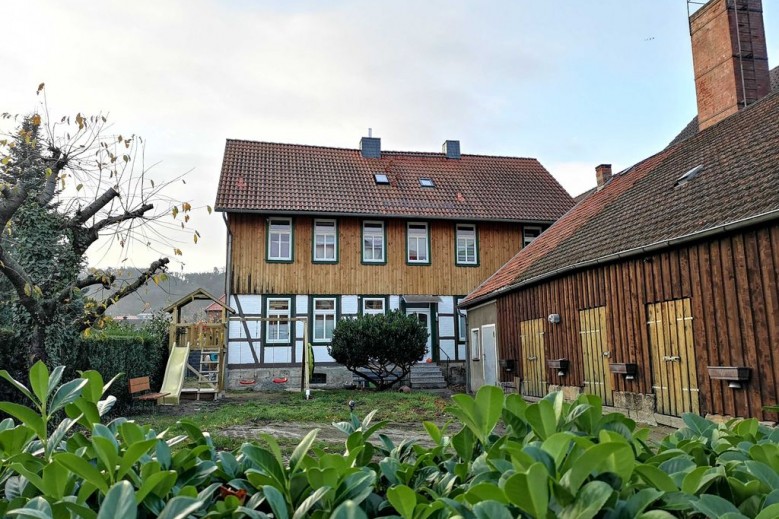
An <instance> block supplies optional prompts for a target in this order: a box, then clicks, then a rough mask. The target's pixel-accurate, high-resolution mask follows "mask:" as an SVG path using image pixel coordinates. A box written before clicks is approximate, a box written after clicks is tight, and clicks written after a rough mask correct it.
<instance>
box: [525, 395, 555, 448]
mask: <svg viewBox="0 0 779 519" xmlns="http://www.w3.org/2000/svg"><path fill="white" fill-rule="evenodd" d="M525 419H526V420H527V421H528V423H529V424H530V427H531V428H532V429H533V432H534V433H536V436H538V437H539V438H540V439H542V440H546V439H547V438H549V436H551V435H552V434H554V433H555V432H556V431H557V419H556V418H555V410H554V405H553V404H552V402H550V401H548V400H540V401H538V402H536V403H535V404H531V405H529V406H528V408H527V409H526V410H525Z"/></svg>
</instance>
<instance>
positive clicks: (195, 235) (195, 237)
mask: <svg viewBox="0 0 779 519" xmlns="http://www.w3.org/2000/svg"><path fill="white" fill-rule="evenodd" d="M192 237H193V238H194V240H195V243H197V233H195V234H194V235H192Z"/></svg>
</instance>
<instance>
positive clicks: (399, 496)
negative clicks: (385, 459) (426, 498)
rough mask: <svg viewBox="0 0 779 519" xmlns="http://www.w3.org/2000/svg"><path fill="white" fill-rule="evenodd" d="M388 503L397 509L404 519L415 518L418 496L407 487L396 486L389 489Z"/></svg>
mask: <svg viewBox="0 0 779 519" xmlns="http://www.w3.org/2000/svg"><path fill="white" fill-rule="evenodd" d="M387 501H389V502H390V504H391V505H392V506H393V507H394V508H395V510H396V511H397V512H398V514H400V516H401V517H403V519H412V518H413V517H414V507H416V506H417V494H416V492H414V491H413V490H411V489H410V488H409V487H407V486H406V485H396V486H394V487H390V488H388V489H387Z"/></svg>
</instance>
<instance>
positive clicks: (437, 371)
mask: <svg viewBox="0 0 779 519" xmlns="http://www.w3.org/2000/svg"><path fill="white" fill-rule="evenodd" d="M411 387H412V388H413V389H444V388H446V379H445V378H444V372H443V371H441V368H440V367H439V366H438V365H437V364H432V363H431V364H414V365H413V366H412V367H411Z"/></svg>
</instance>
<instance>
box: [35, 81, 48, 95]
mask: <svg viewBox="0 0 779 519" xmlns="http://www.w3.org/2000/svg"><path fill="white" fill-rule="evenodd" d="M45 85H46V83H41V84H40V85H38V91H37V92H35V95H36V96H37V95H38V94H40V93H41V90H43V87H44V86H45Z"/></svg>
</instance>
